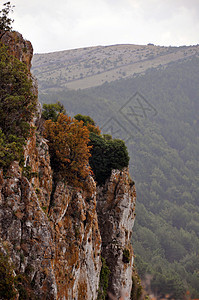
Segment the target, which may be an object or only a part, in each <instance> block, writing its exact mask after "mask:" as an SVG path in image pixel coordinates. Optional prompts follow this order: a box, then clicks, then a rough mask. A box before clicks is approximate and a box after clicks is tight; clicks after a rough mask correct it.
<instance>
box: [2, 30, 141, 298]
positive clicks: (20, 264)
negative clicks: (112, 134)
mask: <svg viewBox="0 0 199 300" xmlns="http://www.w3.org/2000/svg"><path fill="white" fill-rule="evenodd" d="M0 33H1V34H0V35H1V42H2V43H1V45H0V116H1V118H0V299H16V300H17V299H42V300H43V299H49V300H56V299H57V300H58V299H95V300H96V299H98V300H100V299H101V300H102V299H105V298H106V297H107V293H109V294H110V296H111V295H112V297H117V298H119V297H120V295H121V294H122V293H124V294H125V297H126V299H132V297H131V294H132V293H133V294H135V295H136V294H137V290H138V288H139V294H140V288H141V286H140V284H139V281H138V279H137V275H136V273H135V272H134V271H133V261H134V256H133V249H132V246H131V236H132V228H133V224H134V218H135V202H136V191H135V185H134V182H133V181H132V180H131V178H130V174H129V170H128V167H127V166H126V167H125V168H119V169H114V170H112V169H110V170H109V173H110V176H109V177H108V178H106V180H105V182H104V183H103V184H101V185H99V184H97V183H96V182H95V181H94V179H93V176H92V172H91V169H90V167H89V161H88V157H89V155H87V156H86V157H85V155H84V154H85V153H89V152H88V151H89V149H90V148H89V146H88V142H90V140H89V139H88V137H89V129H88V128H87V127H86V126H84V125H83V123H82V122H79V121H77V120H73V119H71V118H69V117H68V116H66V115H65V114H61V115H60V116H59V117H58V118H57V119H56V120H55V121H53V120H52V119H48V120H47V121H46V123H45V124H46V126H45V128H46V129H45V130H44V126H43V124H44V121H45V120H44V119H43V117H42V116H41V105H40V103H39V102H38V98H37V93H38V91H37V84H36V81H35V80H34V78H33V77H32V75H31V73H30V62H31V58H32V53H33V49H32V45H31V43H30V42H28V41H25V40H24V39H23V37H22V35H21V34H19V33H18V32H11V31H5V32H0ZM66 120H67V122H66ZM62 121H63V122H62ZM66 123H67V124H69V126H68V127H67V128H68V131H67V134H66ZM47 124H48V125H49V128H48V129H49V131H47V127H48V126H47ZM56 126H59V130H58V131H56V128H57V127H56ZM93 127H94V126H93ZM53 129H55V132H54V131H53ZM51 130H52V131H51ZM46 132H48V133H49V136H48V140H47V139H45V138H44V134H45V133H46ZM54 133H56V134H54ZM46 134H47V133H46ZM51 134H52V139H50V135H51ZM53 134H54V135H53ZM59 134H61V135H59ZM59 138H60V139H59ZM67 138H69V139H67ZM98 138H100V137H99V135H98ZM101 139H102V137H101ZM65 141H67V143H65ZM104 143H105V142H104ZM107 144H108V142H107ZM109 144H110V142H109ZM111 144H112V145H113V144H114V141H112V142H111ZM82 148H83V150H84V151H83V152H82ZM62 150H63V151H62ZM120 150H121V149H120V147H119V148H117V150H115V151H120ZM76 159H79V160H78V162H79V163H78V164H77V161H76ZM80 162H81V164H80ZM98 165H99V160H98ZM104 225H105V226H104ZM113 256H114V257H113Z"/></svg>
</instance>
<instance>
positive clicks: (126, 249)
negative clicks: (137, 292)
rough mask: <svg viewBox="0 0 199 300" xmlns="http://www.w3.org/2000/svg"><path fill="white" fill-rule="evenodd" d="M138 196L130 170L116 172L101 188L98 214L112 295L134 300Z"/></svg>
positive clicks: (103, 253)
mask: <svg viewBox="0 0 199 300" xmlns="http://www.w3.org/2000/svg"><path fill="white" fill-rule="evenodd" d="M135 201H136V192H135V186H134V183H133V182H132V180H131V179H130V176H129V171H128V169H127V168H126V169H123V170H122V171H119V170H113V171H112V174H111V177H110V179H108V180H107V181H106V183H105V185H103V186H102V187H97V213H98V221H99V228H100V233H101V236H102V257H103V258H105V260H106V263H107V265H108V267H109V270H110V278H109V286H108V291H109V292H110V293H111V294H112V295H114V296H116V297H117V299H118V298H119V297H121V295H125V299H130V294H131V288H132V267H133V249H132V246H131V235H132V228H133V224H134V219H135V216H134V211H135Z"/></svg>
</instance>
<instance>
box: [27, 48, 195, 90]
mask: <svg viewBox="0 0 199 300" xmlns="http://www.w3.org/2000/svg"><path fill="white" fill-rule="evenodd" d="M198 54H199V46H198V45H197V46H190V47H186V46H183V47H160V46H154V45H151V44H149V45H147V46H139V45H113V46H98V47H89V48H81V49H74V50H66V51H60V52H53V53H47V54H35V55H34V57H33V66H32V72H33V74H34V75H35V76H36V77H37V79H38V81H39V90H40V91H41V92H45V90H47V92H49V91H50V90H51V91H59V90H60V89H62V88H68V89H75V90H77V89H79V88H80V89H85V88H90V87H93V86H99V85H102V84H103V83H105V82H112V81H115V80H118V79H121V78H128V77H132V76H136V75H138V74H144V73H145V72H146V70H148V69H149V68H157V67H158V68H160V67H162V68H164V67H165V66H167V65H168V64H169V63H172V62H175V61H180V60H185V59H187V58H190V57H193V56H195V55H198Z"/></svg>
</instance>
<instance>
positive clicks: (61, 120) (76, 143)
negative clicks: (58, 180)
mask: <svg viewBox="0 0 199 300" xmlns="http://www.w3.org/2000/svg"><path fill="white" fill-rule="evenodd" d="M44 136H45V138H46V139H47V140H48V145H49V151H50V156H51V165H52V168H53V170H54V174H55V175H57V176H61V177H62V178H65V179H66V180H67V181H68V182H69V183H70V184H73V185H75V186H82V185H83V181H84V179H85V178H86V177H87V176H88V175H89V173H90V172H91V169H90V166H89V157H90V152H89V150H90V148H91V146H88V143H89V130H88V129H87V127H86V126H84V125H83V122H82V121H78V120H75V119H73V118H71V117H68V116H67V115H64V114H62V113H60V114H59V117H58V119H57V121H56V122H53V121H52V120H47V121H46V122H45V124H44Z"/></svg>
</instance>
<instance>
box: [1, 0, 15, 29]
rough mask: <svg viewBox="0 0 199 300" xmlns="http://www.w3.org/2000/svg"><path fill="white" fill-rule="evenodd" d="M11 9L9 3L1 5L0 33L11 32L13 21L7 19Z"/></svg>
mask: <svg viewBox="0 0 199 300" xmlns="http://www.w3.org/2000/svg"><path fill="white" fill-rule="evenodd" d="M13 7H14V6H12V5H11V4H10V2H6V3H4V4H3V9H2V10H0V31H10V30H12V26H11V25H12V23H13V21H14V20H12V19H11V18H9V13H10V12H13Z"/></svg>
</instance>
